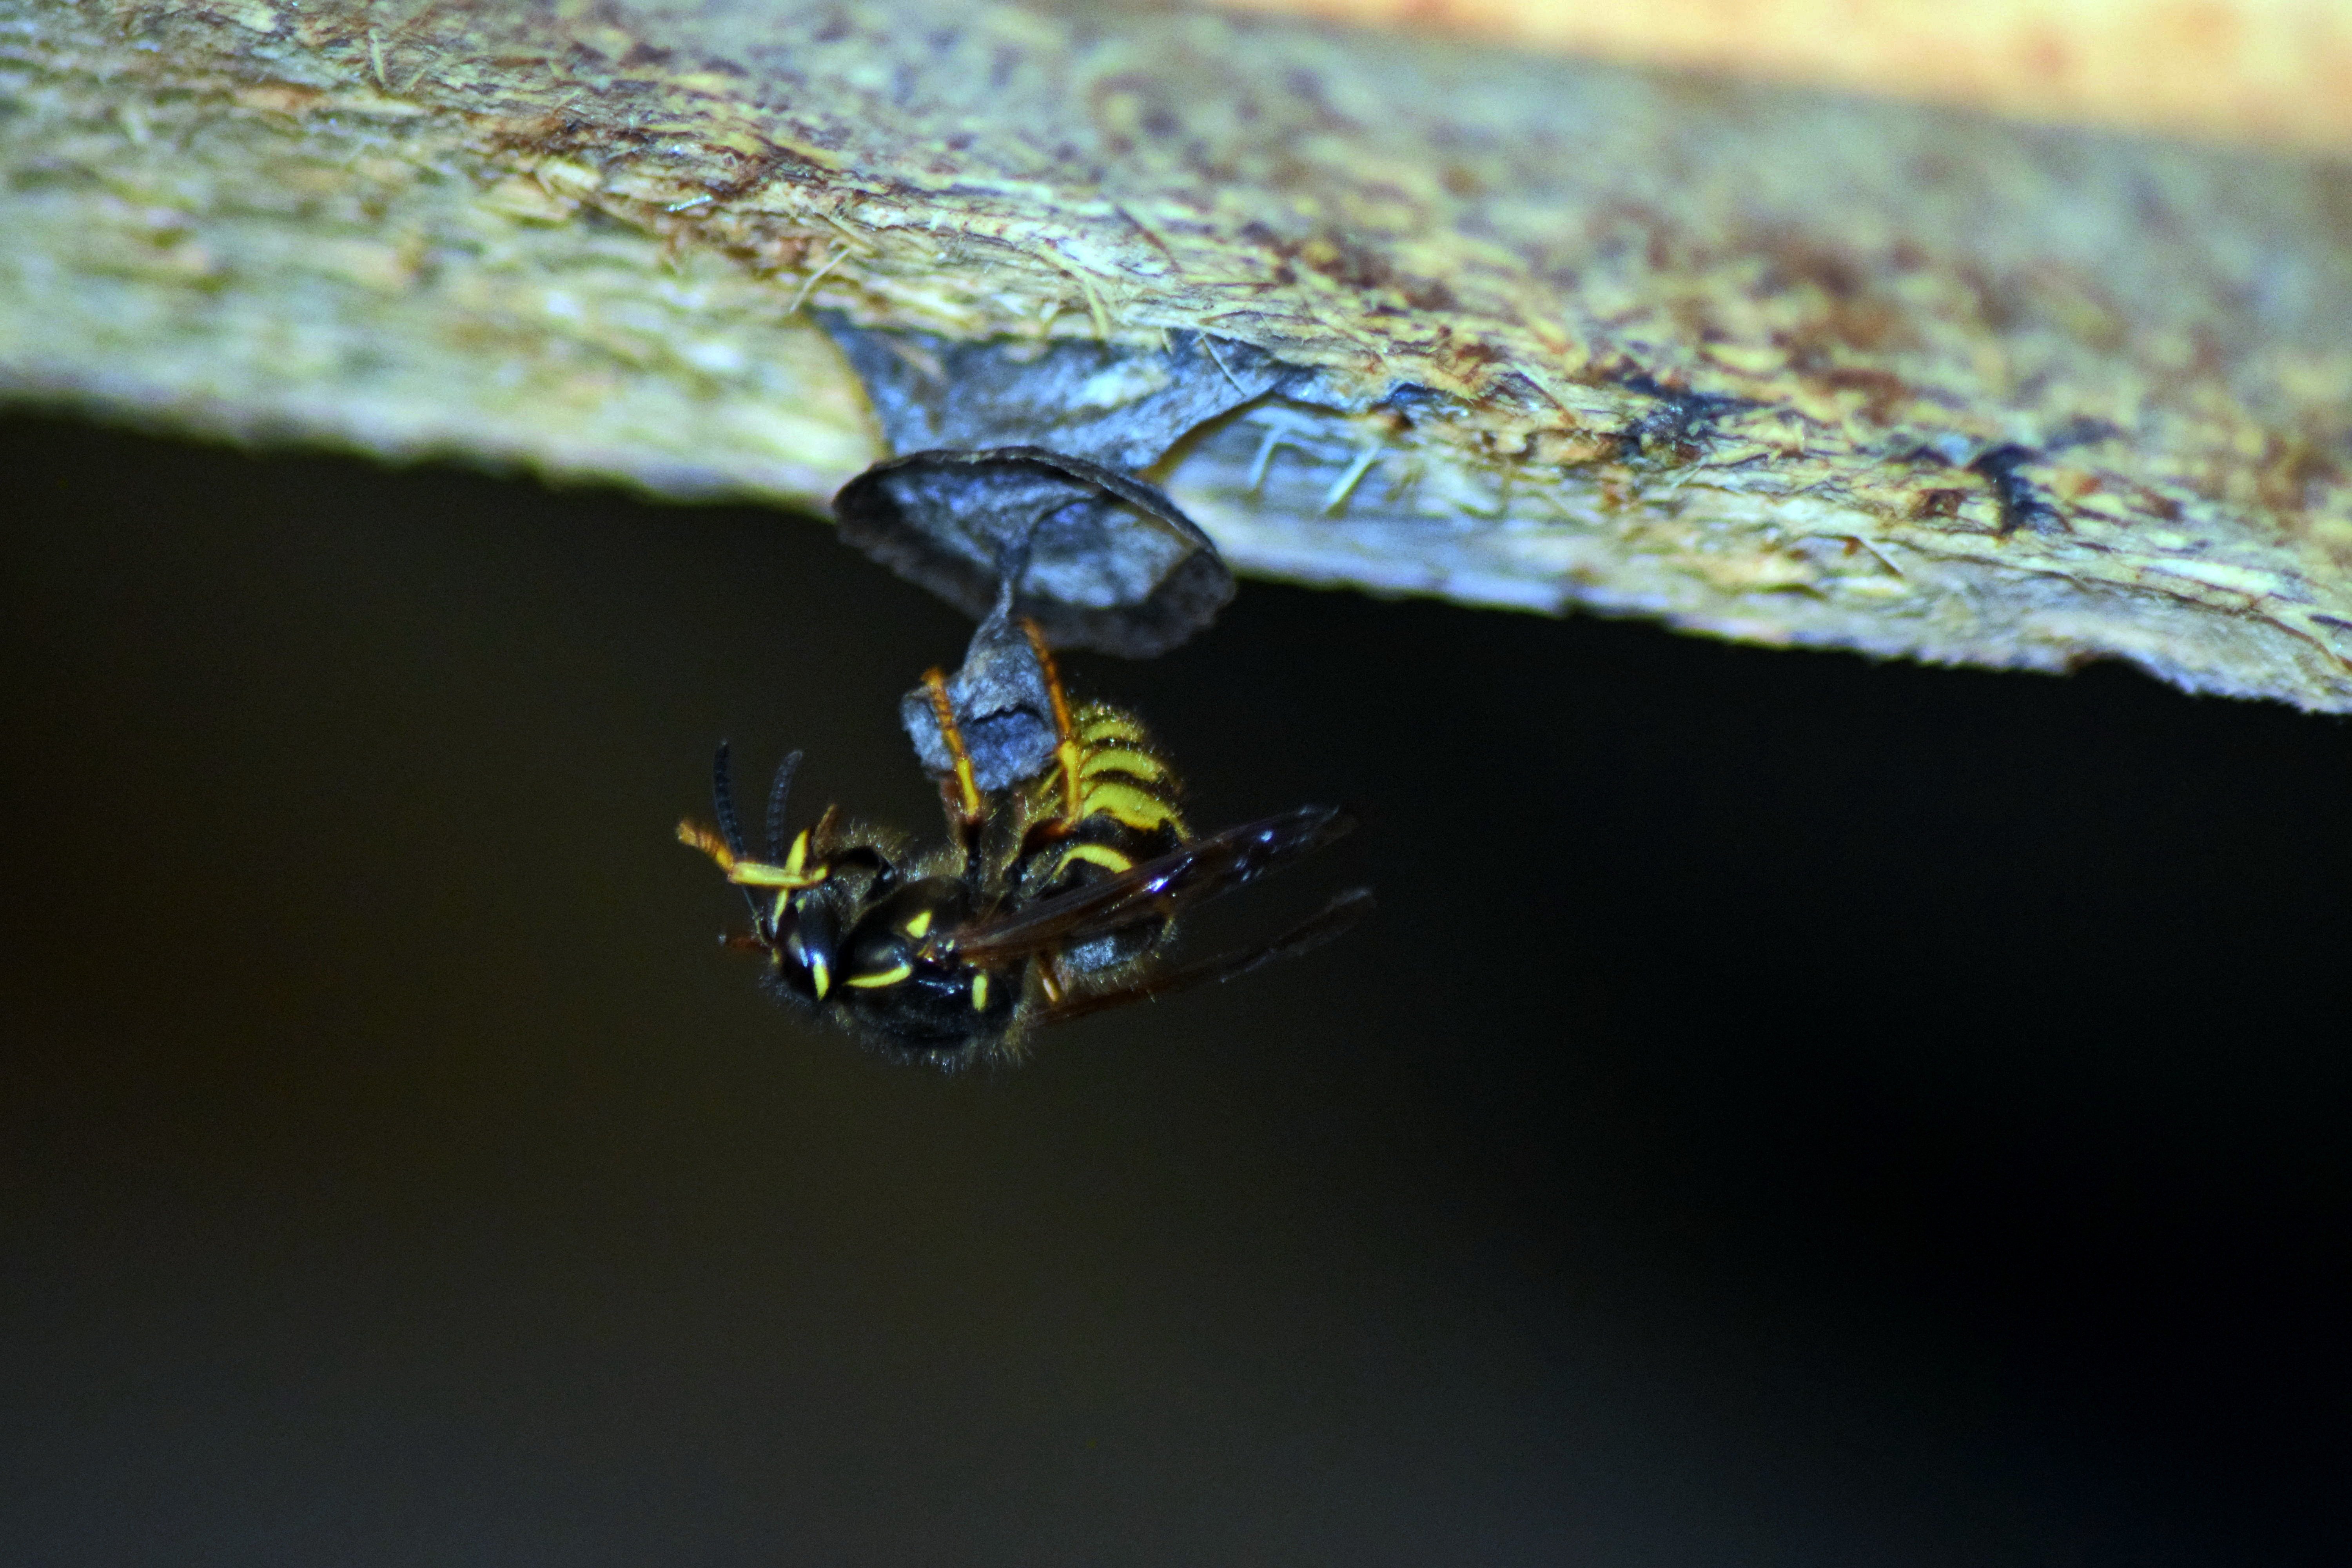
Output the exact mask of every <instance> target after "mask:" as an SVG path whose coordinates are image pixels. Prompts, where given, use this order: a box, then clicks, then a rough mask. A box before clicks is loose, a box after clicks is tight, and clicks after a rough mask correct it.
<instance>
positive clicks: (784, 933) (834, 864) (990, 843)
mask: <svg viewBox="0 0 2352 1568" xmlns="http://www.w3.org/2000/svg"><path fill="white" fill-rule="evenodd" d="M1021 625H1022V626H1023V629H1024V631H1025V633H1026V635H1027V637H1028V640H1029V643H1030V646H1031V648H1032V649H1033V650H1034V658H1035V659H1036V661H1037V664H1038V667H1039V668H1040V669H1041V671H1042V673H1043V675H1044V686H1045V692H1046V694H1047V697H1048V700H1049V701H1050V706H1051V713H1052V721H1053V731H1054V743H1053V752H1052V757H1051V760H1050V762H1049V763H1046V764H1045V765H1044V766H1043V767H1042V768H1041V769H1040V770H1039V771H1038V772H1037V773H1035V774H1034V776H1031V777H1026V778H1018V779H1014V780H1013V781H1011V782H1010V783H1007V784H1004V785H1003V787H1001V788H997V789H993V790H987V789H983V788H982V785H981V781H980V779H979V777H978V776H977V775H976V774H975V772H974V768H973V764H972V759H971V752H970V750H969V749H968V748H967V747H966V745H965V743H964V739H963V736H962V734H961V731H960V727H959V724H958V721H957V717H956V710H955V705H954V703H953V702H952V701H951V700H950V695H949V688H948V682H947V677H946V676H945V674H944V673H943V672H942V671H940V670H939V669H932V670H930V671H929V672H927V673H926V674H925V676H924V677H923V689H924V691H925V692H927V693H928V697H929V703H930V708H931V716H932V718H933V720H934V721H935V722H936V724H937V726H938V731H939V735H940V740H941V741H942V742H944V751H945V755H946V757H947V759H948V765H947V766H946V767H945V768H944V769H943V770H940V771H938V772H936V773H934V775H933V776H934V777H935V778H936V780H937V781H938V784H939V786H940V803H941V805H942V807H943V809H944V812H945V815H946V818H947V828H948V832H947V837H946V839H945V841H944V842H942V843H939V844H935V845H931V846H929V847H916V846H914V845H913V844H912V843H911V842H910V841H909V840H908V837H906V836H904V835H900V834H897V833H894V832H890V831H888V830H885V829H881V828H876V827H872V826H866V825H863V824H859V823H856V822H853V821H849V820H847V819H845V818H844V816H842V814H841V813H840V811H839V810H838V808H836V807H832V806H828V807H827V808H826V809H825V811H824V814H823V815H822V816H819V817H818V818H817V820H816V822H815V823H814V825H813V826H807V827H803V828H802V829H801V830H800V831H799V832H798V833H796V834H793V836H792V837H791V839H790V842H789V845H787V844H786V842H785V838H784V824H785V820H786V817H785V814H786V810H787V807H788V805H789V801H790V796H791V790H792V782H793V773H794V772H795V770H796V769H797V768H798V766H799V764H800V760H801V753H800V752H793V754H792V755H790V756H788V757H786V758H785V759H784V762H783V764H782V766H781V767H780V768H778V769H777V771H776V776H775V782H774V784H773V786H772V788H771V790H770V792H769V796H768V813H767V843H766V847H765V853H766V858H764V859H755V858H751V856H750V854H749V853H748V852H747V850H746V848H745V845H744V839H743V834H742V830H741V826H740V821H739V819H738V817H737V815H736V810H735V805H734V799H733V784H732V779H731V772H732V770H731V768H730V763H729V759H728V750H727V747H726V746H725V745H724V744H721V745H720V746H719V754H718V757H717V759H716V762H715V763H714V764H713V767H712V780H711V797H712V800H711V804H712V809H713V811H714V813H715V814H716V816H717V818H718V826H717V827H716V829H715V830H714V829H712V828H708V827H704V826H700V825H699V824H698V823H696V822H694V821H692V820H690V819H689V820H688V821H685V822H681V823H679V824H678V829H677V836H678V838H679V840H680V842H682V843H684V844H687V845H688V846H689V847H693V848H695V849H698V850H700V851H701V852H702V853H703V854H705V855H708V856H709V858H711V859H712V860H713V861H714V862H716V863H717V865H718V867H719V869H720V870H721V871H723V872H725V873H726V876H727V879H728V880H729V881H730V882H732V883H734V884H735V885H736V886H738V887H740V889H743V893H744V897H745V899H746V900H747V901H748V903H749V904H750V907H751V932H750V934H748V935H746V936H739V937H734V938H731V939H729V941H730V945H731V946H735V947H738V948H741V949H744V950H746V951H750V952H755V953H758V954H760V955H761V956H762V957H763V958H764V959H765V961H766V968H765V971H764V973H763V974H762V976H761V983H762V984H763V985H764V986H765V987H766V989H767V990H768V991H770V992H771V993H772V994H774V995H776V996H777V997H778V998H780V999H781V1000H782V1001H784V1002H786V1003H787V1004H791V1005H798V1006H801V1007H803V1008H807V1009H810V1010H813V1011H814V1012H816V1013H817V1014H819V1015H820V1016H825V1017H828V1018H830V1019H832V1020H833V1021H835V1023H837V1024H840V1025H842V1026H845V1027H846V1028H847V1029H848V1030H849V1031H850V1032H851V1033H852V1034H854V1035H856V1036H858V1037H861V1038H862V1039H864V1040H865V1041H866V1042H867V1043H868V1044H869V1045H871V1046H873V1047H875V1048H877V1050H879V1051H880V1052H881V1053H882V1054H883V1055H885V1056H886V1057H888V1058H891V1059H893V1060H896V1061H900V1062H909V1063H922V1064H926V1065H929V1066H932V1067H936V1068H945V1069H948V1070H954V1069H957V1068H963V1067H968V1066H971V1065H973V1064H975V1063H978V1062H982V1061H991V1062H998V1063H1009V1062H1013V1061H1017V1060H1018V1059H1020V1058H1021V1056H1022V1055H1023V1053H1024V1047H1025V1044H1026V1041H1027V1039H1028V1037H1030V1036H1031V1035H1032V1034H1034V1032H1035V1031H1036V1030H1038V1029H1040V1028H1045V1027H1048V1026H1052V1025H1055V1024H1060V1023H1066V1022H1067V1021H1069V1020H1071V1019H1074V1018H1080V1017H1085V1016H1088V1015H1090V1014H1094V1013H1098V1012H1102V1011H1104V1010H1105V1009H1108V1008H1111V1007H1118V1006H1123V1005H1127V1004H1129V1003H1133V1002H1140V1001H1144V1000H1147V999H1149V998H1151V997H1155V996H1159V995H1162V994H1167V993H1170V992H1172V991H1178V990H1181V989H1184V988H1186V987H1189V986H1192V985H1198V984H1205V983H1213V982H1218V981H1224V980H1231V979H1234V978H1235V977H1237V976H1239V975H1242V974H1244V973H1248V972H1250V971H1251V970H1254V969H1256V968H1258V967H1259V966H1261V965H1263V964H1265V963H1272V962H1274V961H1276V960H1277V959H1281V958H1286V957H1290V956H1293V955H1295V954H1297V953H1301V952H1307V950H1308V949H1310V948H1313V947H1316V946H1319V945H1320V944H1321V943H1323V942H1328V941H1329V940H1331V939H1332V938H1333V937H1336V936H1338V935H1339V934H1340V933H1341V932H1342V931H1345V930H1347V929H1348V928H1349V926H1351V925H1353V924H1354V923H1355V922H1356V921H1357V920H1358V919H1360V917H1361V916H1362V915H1363V914H1364V913H1365V912H1366V911H1367V910H1370V907H1371V895H1370V892H1369V891H1368V890H1367V889H1351V890H1349V891H1347V892H1344V893H1341V894H1339V896H1338V897H1336V898H1334V899H1333V900H1331V901H1330V902H1329V903H1328V904H1327V905H1325V906H1324V908H1323V909H1322V910H1321V911H1319V912H1318V913H1317V914H1316V915H1314V916H1312V917H1310V918H1309V919H1308V920H1307V921H1303V922H1301V923H1300V924H1298V925H1297V926H1294V927H1292V928H1291V929H1290V930H1288V931H1285V932H1283V933H1282V934H1281V935H1279V936H1277V937H1276V938H1275V939H1274V940H1272V941H1271V942H1266V943H1265V944H1264V945H1262V946H1259V947H1256V948H1253V949H1247V950H1242V951H1236V952H1228V953H1225V954H1223V955H1220V956H1217V957H1213V958H1210V959H1208V960H1205V961H1203V962H1200V963H1193V964H1191V965H1189V966H1185V967H1181V968H1174V969H1169V968H1163V967H1162V966H1161V965H1160V963H1159V959H1160V952H1161V950H1162V948H1163V947H1164V946H1165V945H1166V942H1167V941H1168V938H1169V934H1170V932H1171V929H1172V927H1173V925H1174V923H1175V921H1176V918H1177V916H1178V914H1179V913H1180V912H1181V911H1182V910H1185V909H1186V908H1188V907H1189V906H1192V905H1194V904H1197V903H1199V902H1201V901H1202V900H1207V899H1211V898H1214V897H1216V896H1217V895H1219V894H1221V893H1224V892H1229V891H1231V890H1233V889H1236V888H1239V887H1242V886H1243V885H1244V884H1245V883H1248V882H1251V881H1254V880H1255V879H1257V878H1259V877H1261V876H1264V875H1265V873H1267V872H1269V871H1272V870H1274V869H1276V868H1277V867H1280V866H1283V865H1286V864H1287V863H1289V862H1290V861H1292V860H1295V859H1297V858H1299V857H1301V856H1303V855H1306V854H1308V853H1310V852H1312V851H1314V850H1316V849H1319V848H1321V847H1324V846H1325V845H1328V844H1329V843H1331V842H1332V841H1333V840H1334V839H1337V838H1338V837H1340V836H1341V835H1342V834H1345V833H1347V832H1348V831H1349V829H1350V828H1352V827H1353V826H1355V818H1354V816H1352V814H1350V813H1349V812H1347V811H1345V810H1343V809H1340V808H1337V807H1332V806H1319V805H1307V806H1300V807H1298V808H1297V809H1296V810H1292V811H1286V812H1283V813H1281V814H1279V815H1277V816H1269V817H1265V818H1264V819H1262V820H1260V821H1256V822H1252V823H1247V824H1244V826H1239V827H1232V828H1227V829H1226V830H1225V831H1223V832H1222V833H1213V834H1210V835H1208V836H1206V837H1195V836H1194V835H1193V834H1192V831H1191V830H1190V828H1189V827H1188V826H1187V825H1186V823H1185V821H1184V818H1183V816H1182V814H1181V810H1180V809H1179V806H1178V803H1177V796H1178V793H1179V786H1178V784H1177V780H1176V777H1175V774H1174V773H1173V771H1172V770H1171V767H1170V766H1169V764H1168V762H1167V760H1166V758H1165V757H1164V756H1163V755H1162V754H1161V752H1160V748H1159V747H1158V746H1157V745H1156V744H1155V743H1154V742H1153V741H1152V739H1151V737H1150V733H1149V732H1148V731H1146V730H1145V729H1144V727H1143V725H1142V724H1141V722H1140V721H1138V720H1137V719H1136V718H1135V717H1134V716H1133V715H1132V714H1130V713H1128V712H1126V711H1125V710H1121V709H1118V708H1114V707H1112V706H1110V705H1109V704H1108V703H1102V702H1091V701H1089V702H1078V703H1073V702H1071V701H1070V700H1069V699H1068V697H1067V696H1066V693H1065V692H1064V689H1063V687H1062V683H1061V678H1060V676H1059V674H1058V672H1057V671H1056V670H1055V666H1054V662H1053V657H1052V655H1051V653H1050V652H1049V651H1048V649H1047V647H1046V645H1045V637H1044V636H1043V635H1042V634H1041V633H1040V632H1039V630H1038V628H1037V626H1036V624H1035V623H1034V622H1025V621H1024V622H1023V623H1021Z"/></svg>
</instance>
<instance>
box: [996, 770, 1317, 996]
mask: <svg viewBox="0 0 2352 1568" xmlns="http://www.w3.org/2000/svg"><path fill="white" fill-rule="evenodd" d="M1354 826H1356V818H1355V816H1354V815H1353V814H1352V813H1350V812H1348V811H1344V810H1342V809H1340V808H1339V807H1338V806H1331V805H1302V806H1300V807H1298V808H1297V810H1295V811H1286V812H1284V813H1283V814H1282V815H1280V816H1269V817H1266V818H1265V819H1263V820H1262V821H1258V822H1251V823H1244V825H1243V826H1239V827H1229V828H1227V829H1225V831H1223V833H1218V834H1213V835H1211V836H1210V837H1206V838H1202V839H1196V840H1195V841H1193V842H1192V843H1191V844H1187V845H1185V846H1184V847H1182V848H1181V849H1172V850H1171V851H1169V852H1168V853H1167V854H1165V855H1161V856H1159V857H1158V858H1154V859H1150V860H1146V861H1145V862H1144V863H1143V864H1142V865H1140V866H1138V867H1136V868H1133V869H1131V870H1128V871H1122V872H1121V873H1119V874H1118V876H1116V877H1109V878H1106V879H1103V880H1102V881H1099V882H1089V883H1087V884H1086V885H1085V886H1083V887H1079V888H1073V889H1071V890H1070V891H1068V892H1066V893H1062V894H1059V895H1057V896H1055V897H1054V898H1050V899H1045V900H1041V901H1039V902H1037V903H1035V904H1032V905H1030V906H1029V907H1027V908H1025V909H1023V910H1017V911H1015V912H1013V913H1012V914H1008V915H1003V916H1000V917H997V918H995V919H992V920H984V921H979V922H977V923H976V924H974V925H972V926H971V927H970V928H968V929H966V930H965V931H961V932H959V933H957V935H956V938H955V941H954V942H953V943H952V945H951V946H950V948H949V951H950V952H952V953H953V954H954V955H955V956H956V957H957V958H959V959H961V960H962V961H964V962H965V963H974V964H978V965H981V966H982V967H983V968H986V967H989V966H992V965H994V964H997V963H1003V962H1004V961H1006V960H1009V959H1015V958H1022V957H1025V956H1027V955H1029V954H1031V953H1034V952H1044V951H1045V950H1046V949H1048V948H1052V947H1057V946H1061V945H1064V944H1066V943H1076V942H1086V941H1088V940H1089V939H1091V938H1094V937H1097V936H1105V935H1108V934H1109V933H1110V932H1112V931H1119V930H1122V929H1124V928H1126V927H1128V926H1130V925H1133V924H1134V923H1135V922H1136V921H1139V920H1145V919H1148V918H1150V917H1153V916H1166V915H1171V914H1173V913H1174V912H1175V911H1176V910H1178V909H1179V908H1181V906H1183V905H1185V904H1189V903H1197V902H1199V901H1200V900H1203V899H1213V898H1214V897H1216V896H1217V895H1218V894H1220V893H1223V892H1228V891H1231V890H1232V889H1234V888H1238V887H1240V886H1242V885H1243V884H1244V883H1245V882H1249V881H1254V880H1255V879H1257V878H1259V877H1262V876H1264V875H1265V874H1266V873H1267V872H1268V871H1271V870H1273V869H1275V868H1276V867H1279V866H1283V865H1286V864H1288V863H1289V862H1290V861H1292V860H1296V859H1297V858H1299V857H1300V856H1302V855H1307V854H1312V853H1313V852H1314V851H1316V850H1318V849H1320V848H1322V847H1324V846H1325V845H1327V844H1329V843H1330V842H1332V841H1333V840H1334V839H1336V838H1339V837H1340V836H1342V835H1343V834H1345V833H1347V832H1348V831H1349V830H1350V829H1351V828H1353V827H1354Z"/></svg>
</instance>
